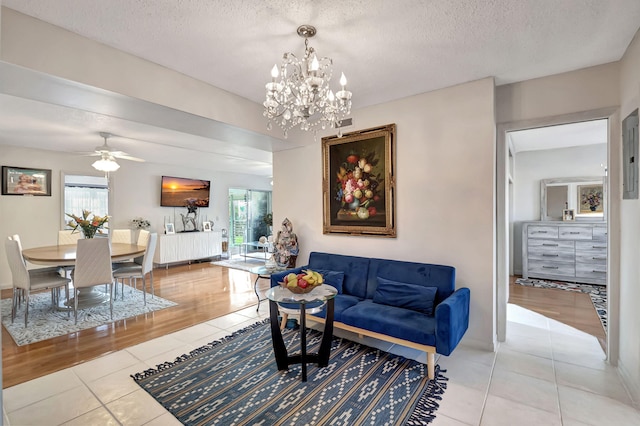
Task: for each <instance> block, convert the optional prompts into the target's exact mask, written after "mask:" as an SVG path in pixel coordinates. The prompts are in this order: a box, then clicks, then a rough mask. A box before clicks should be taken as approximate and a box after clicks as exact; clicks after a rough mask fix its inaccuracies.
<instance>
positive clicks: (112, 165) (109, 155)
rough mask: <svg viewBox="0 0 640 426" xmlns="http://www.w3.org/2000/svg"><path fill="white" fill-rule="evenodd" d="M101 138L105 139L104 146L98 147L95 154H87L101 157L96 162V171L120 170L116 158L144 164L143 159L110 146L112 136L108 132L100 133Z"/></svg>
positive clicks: (94, 165) (94, 166) (94, 164)
mask: <svg viewBox="0 0 640 426" xmlns="http://www.w3.org/2000/svg"><path fill="white" fill-rule="evenodd" d="M100 136H102V137H103V138H104V144H102V145H100V146H97V147H96V149H95V152H92V153H87V154H86V155H89V156H99V157H100V159H99V160H97V161H95V162H94V163H93V164H92V166H93V168H94V169H96V170H99V171H101V172H115V171H116V170H118V169H119V168H120V165H119V164H118V163H117V162H116V158H118V159H121V160H130V161H138V162H144V160H143V159H142V158H137V157H132V156H131V155H129V154H127V153H126V152H122V151H116V150H114V149H113V148H111V147H110V146H109V144H108V143H107V139H109V138H110V137H111V136H112V135H111V133H107V132H100Z"/></svg>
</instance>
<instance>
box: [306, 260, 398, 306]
mask: <svg viewBox="0 0 640 426" xmlns="http://www.w3.org/2000/svg"><path fill="white" fill-rule="evenodd" d="M308 267H309V268H310V269H313V270H314V271H315V270H318V269H326V270H329V271H343V272H344V281H343V284H342V293H344V294H350V295H351V296H356V297H358V298H360V299H365V298H366V297H367V291H368V290H367V285H368V281H367V277H368V274H369V258H367V257H358V256H345V255H343V254H332V253H321V252H315V251H314V252H311V253H310V254H309V265H308ZM389 278H390V277H389ZM371 294H373V292H372V293H371Z"/></svg>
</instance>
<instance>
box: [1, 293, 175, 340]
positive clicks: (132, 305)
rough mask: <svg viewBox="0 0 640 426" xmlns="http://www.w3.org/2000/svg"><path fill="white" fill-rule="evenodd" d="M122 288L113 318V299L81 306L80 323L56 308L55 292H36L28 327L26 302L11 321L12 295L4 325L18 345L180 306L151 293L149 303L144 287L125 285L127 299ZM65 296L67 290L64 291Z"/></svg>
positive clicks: (4, 303) (5, 304)
mask: <svg viewBox="0 0 640 426" xmlns="http://www.w3.org/2000/svg"><path fill="white" fill-rule="evenodd" d="M121 296H122V295H121V293H120V288H118V297H117V298H116V299H114V302H113V319H111V318H110V315H109V303H104V304H102V305H99V306H94V307H91V308H85V309H81V310H78V324H74V318H73V312H71V314H70V315H69V316H67V312H66V311H56V310H53V309H52V306H51V293H49V292H43V293H36V294H32V295H31V296H30V301H29V322H28V325H27V328H26V329H25V327H24V309H25V305H24V303H23V304H22V306H21V307H20V308H19V309H18V313H17V315H16V319H15V322H14V323H13V324H11V299H2V301H0V309H2V325H4V327H5V328H6V329H7V331H8V332H9V334H11V337H13V340H14V341H15V342H16V344H17V345H18V346H23V345H28V344H30V343H35V342H39V341H41V340H46V339H51V338H53V337H58V336H64V335H66V334H69V333H73V332H76V331H80V330H85V329H87V328H93V327H97V326H99V325H103V324H109V323H111V322H114V321H118V320H122V319H125V318H131V317H134V316H136V315H142V314H145V313H147V312H153V311H158V310H160V309H164V308H169V307H171V306H176V305H177V303H175V302H172V301H170V300H166V299H163V298H161V297H158V296H155V297H151V294H149V293H147V305H146V306H145V305H144V304H143V299H142V296H143V295H142V291H140V290H136V289H133V288H131V287H129V286H126V285H125V287H124V300H122V298H121ZM62 298H64V291H63V294H62Z"/></svg>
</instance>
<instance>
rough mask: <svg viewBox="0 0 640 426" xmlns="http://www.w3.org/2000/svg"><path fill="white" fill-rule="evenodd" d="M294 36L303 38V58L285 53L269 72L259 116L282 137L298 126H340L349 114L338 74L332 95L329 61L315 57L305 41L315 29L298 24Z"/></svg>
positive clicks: (344, 82) (344, 86)
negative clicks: (262, 109)
mask: <svg viewBox="0 0 640 426" xmlns="http://www.w3.org/2000/svg"><path fill="white" fill-rule="evenodd" d="M297 32H298V35H299V36H300V37H303V38H304V46H305V51H304V56H303V57H302V59H298V58H297V57H296V55H294V54H293V53H285V54H284V55H283V58H282V64H281V65H280V68H278V66H277V65H274V66H273V69H272V70H271V81H270V82H269V83H267V84H266V100H265V101H264V108H265V109H264V113H263V115H264V116H265V117H266V118H267V119H268V120H269V122H268V123H267V129H269V130H271V129H272V127H273V124H272V123H276V124H277V125H279V126H280V127H281V128H282V130H283V132H284V137H285V138H287V136H288V131H289V130H291V129H293V128H294V127H299V128H300V129H301V130H303V131H309V130H313V131H314V133H317V131H318V129H319V128H321V129H327V128H334V127H335V128H337V127H340V122H341V121H342V119H343V118H344V117H345V116H346V115H348V114H349V113H350V112H351V92H350V91H348V90H347V79H346V77H345V76H344V73H342V76H341V78H340V86H341V88H340V90H339V91H337V92H336V93H335V94H334V92H333V91H332V90H331V89H330V88H329V83H330V82H331V76H332V73H333V70H332V66H333V61H332V59H331V58H328V57H322V58H318V56H317V55H316V52H315V49H314V48H313V47H311V46H309V38H311V37H313V36H315V35H316V29H315V27H313V26H311V25H301V26H299V27H298V31H297Z"/></svg>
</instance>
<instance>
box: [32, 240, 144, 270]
mask: <svg viewBox="0 0 640 426" xmlns="http://www.w3.org/2000/svg"><path fill="white" fill-rule="evenodd" d="M76 249H77V246H76V245H75V244H63V245H58V246H46V247H34V248H30V249H25V250H22V255H23V256H24V258H25V259H26V260H27V261H28V262H31V263H35V264H39V265H57V266H68V265H73V264H75V262H76ZM146 249H147V248H146V247H145V246H139V245H136V244H123V243H111V259H112V260H124V259H131V258H132V257H138V256H142V255H144V252H145V250H146Z"/></svg>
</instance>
